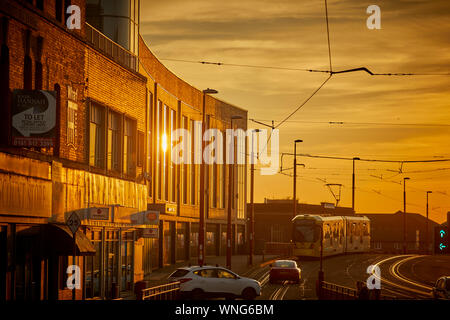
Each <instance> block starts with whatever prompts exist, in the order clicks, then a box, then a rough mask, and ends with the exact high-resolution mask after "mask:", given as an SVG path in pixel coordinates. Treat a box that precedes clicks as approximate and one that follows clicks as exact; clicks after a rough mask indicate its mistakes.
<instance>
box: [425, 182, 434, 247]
mask: <svg viewBox="0 0 450 320" xmlns="http://www.w3.org/2000/svg"><path fill="white" fill-rule="evenodd" d="M430 193H433V191H427V226H426V230H425V234H426V236H425V238H426V247H425V250H426V253H428V251H429V248H430V241H429V239H428V195H429V194H430Z"/></svg>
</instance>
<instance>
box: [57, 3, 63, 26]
mask: <svg viewBox="0 0 450 320" xmlns="http://www.w3.org/2000/svg"><path fill="white" fill-rule="evenodd" d="M62 2H63V0H56V1H55V19H56V20H58V21H59V22H62V11H63V8H62Z"/></svg>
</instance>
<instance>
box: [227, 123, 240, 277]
mask: <svg viewBox="0 0 450 320" xmlns="http://www.w3.org/2000/svg"><path fill="white" fill-rule="evenodd" d="M239 119H242V117H241V116H232V117H231V130H233V128H234V127H233V120H239ZM231 134H232V136H231V137H232V139H233V140H232V141H233V149H234V133H233V132H232V133H231ZM233 153H234V152H233ZM234 158H236V157H234ZM234 163H235V161H234V159H233V162H232V163H231V164H228V173H229V175H230V176H229V183H228V215H227V268H228V269H231V204H232V203H234V188H233V186H234V176H233V175H234ZM232 201H233V202H232Z"/></svg>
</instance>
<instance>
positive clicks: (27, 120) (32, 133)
mask: <svg viewBox="0 0 450 320" xmlns="http://www.w3.org/2000/svg"><path fill="white" fill-rule="evenodd" d="M11 113H12V119H11V120H12V125H11V126H12V132H11V136H12V144H13V145H14V146H19V147H52V146H53V145H54V143H55V136H56V130H55V127H56V92H55V91H45V90H20V89H15V90H14V91H13V103H12V110H11Z"/></svg>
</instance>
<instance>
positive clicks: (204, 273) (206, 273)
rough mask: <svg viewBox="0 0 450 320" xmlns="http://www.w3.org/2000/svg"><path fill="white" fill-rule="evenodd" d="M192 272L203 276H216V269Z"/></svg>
mask: <svg viewBox="0 0 450 320" xmlns="http://www.w3.org/2000/svg"><path fill="white" fill-rule="evenodd" d="M194 274H196V275H198V276H200V277H203V278H217V270H216V269H204V270H197V271H194Z"/></svg>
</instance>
